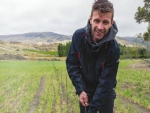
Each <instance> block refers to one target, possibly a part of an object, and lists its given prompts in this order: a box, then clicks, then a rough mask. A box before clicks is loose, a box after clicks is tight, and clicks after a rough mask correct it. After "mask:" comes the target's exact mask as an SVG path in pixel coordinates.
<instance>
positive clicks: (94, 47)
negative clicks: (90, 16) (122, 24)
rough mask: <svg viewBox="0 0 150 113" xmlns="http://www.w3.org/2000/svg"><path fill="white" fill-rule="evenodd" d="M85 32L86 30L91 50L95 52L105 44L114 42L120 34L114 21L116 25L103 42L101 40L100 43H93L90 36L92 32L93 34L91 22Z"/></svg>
mask: <svg viewBox="0 0 150 113" xmlns="http://www.w3.org/2000/svg"><path fill="white" fill-rule="evenodd" d="M85 30H86V41H87V42H88V44H89V45H90V47H91V49H92V50H94V51H95V50H96V51H98V50H99V49H100V47H101V45H102V44H103V43H105V42H107V41H111V40H113V39H114V38H115V36H116V34H117V32H118V28H117V25H116V22H115V21H114V23H113V25H112V26H111V28H110V29H109V31H108V33H107V34H106V35H105V36H104V37H103V38H102V40H100V41H99V42H98V43H96V42H93V41H92V37H91V34H90V32H91V24H90V21H88V23H87V26H86V28H85Z"/></svg>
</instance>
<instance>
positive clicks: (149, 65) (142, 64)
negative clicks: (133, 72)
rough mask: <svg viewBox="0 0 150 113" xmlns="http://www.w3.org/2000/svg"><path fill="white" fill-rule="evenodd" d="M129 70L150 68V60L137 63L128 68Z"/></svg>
mask: <svg viewBox="0 0 150 113" xmlns="http://www.w3.org/2000/svg"><path fill="white" fill-rule="evenodd" d="M128 68H146V69H147V68H150V61H149V60H141V61H140V62H136V63H134V64H131V65H129V66H128Z"/></svg>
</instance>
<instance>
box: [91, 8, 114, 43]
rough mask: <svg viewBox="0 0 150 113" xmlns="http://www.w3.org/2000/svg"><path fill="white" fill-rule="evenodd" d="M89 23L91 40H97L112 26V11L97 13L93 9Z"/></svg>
mask: <svg viewBox="0 0 150 113" xmlns="http://www.w3.org/2000/svg"><path fill="white" fill-rule="evenodd" d="M90 24H91V35H92V40H93V41H94V42H97V41H99V40H101V39H102V38H103V37H104V36H105V35H106V33H107V32H108V31H109V28H110V27H111V26H112V24H113V20H112V13H111V12H107V13H99V12H98V11H97V10H95V11H93V15H92V16H91V17H90Z"/></svg>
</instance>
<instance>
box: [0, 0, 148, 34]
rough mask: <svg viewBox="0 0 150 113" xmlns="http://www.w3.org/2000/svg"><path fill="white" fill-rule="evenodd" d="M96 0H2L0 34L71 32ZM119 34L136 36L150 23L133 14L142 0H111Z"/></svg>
mask: <svg viewBox="0 0 150 113" xmlns="http://www.w3.org/2000/svg"><path fill="white" fill-rule="evenodd" d="M93 1H94V0H71V1H70V0H1V1H0V17H1V18H0V35H3V34H18V33H26V32H44V31H52V32H56V33H61V34H67V35H72V34H73V32H74V31H75V30H76V29H78V28H81V27H84V26H85V25H86V23H87V20H88V18H89V15H90V11H91V6H92V3H93ZM111 2H112V3H113V4H114V8H115V17H114V19H115V21H116V22H117V25H118V29H119V32H118V36H135V35H136V34H137V33H140V32H144V31H145V30H146V28H147V24H137V23H136V21H135V20H134V14H135V12H136V9H137V7H138V6H143V0H119V1H116V0H111Z"/></svg>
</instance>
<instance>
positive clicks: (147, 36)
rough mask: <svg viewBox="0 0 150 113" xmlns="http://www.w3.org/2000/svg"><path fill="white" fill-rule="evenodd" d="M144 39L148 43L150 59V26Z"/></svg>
mask: <svg viewBox="0 0 150 113" xmlns="http://www.w3.org/2000/svg"><path fill="white" fill-rule="evenodd" d="M143 38H144V40H145V41H146V42H147V57H148V42H149V41H150V26H149V27H148V28H147V32H145V33H144V34H143Z"/></svg>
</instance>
